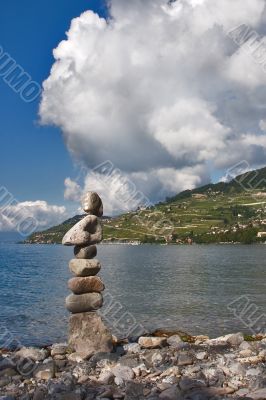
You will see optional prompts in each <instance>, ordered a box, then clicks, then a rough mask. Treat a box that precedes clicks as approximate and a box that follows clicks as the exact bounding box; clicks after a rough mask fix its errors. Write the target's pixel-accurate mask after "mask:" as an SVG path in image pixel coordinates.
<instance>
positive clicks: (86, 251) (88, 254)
mask: <svg viewBox="0 0 266 400" xmlns="http://www.w3.org/2000/svg"><path fill="white" fill-rule="evenodd" d="M74 254H75V256H76V257H77V258H81V259H83V260H89V259H91V258H94V257H96V256H97V247H96V246H86V247H81V246H75V247H74Z"/></svg>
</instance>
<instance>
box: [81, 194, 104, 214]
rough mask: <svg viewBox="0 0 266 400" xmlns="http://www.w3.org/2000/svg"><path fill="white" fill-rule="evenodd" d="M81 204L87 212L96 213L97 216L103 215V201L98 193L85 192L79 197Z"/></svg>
mask: <svg viewBox="0 0 266 400" xmlns="http://www.w3.org/2000/svg"><path fill="white" fill-rule="evenodd" d="M81 206H82V208H83V210H84V211H85V212H86V213H88V214H92V215H96V216H97V217H101V216H102V215H103V203H102V199H101V198H100V196H99V195H98V193H95V192H87V193H86V194H85V196H83V197H82V199H81Z"/></svg>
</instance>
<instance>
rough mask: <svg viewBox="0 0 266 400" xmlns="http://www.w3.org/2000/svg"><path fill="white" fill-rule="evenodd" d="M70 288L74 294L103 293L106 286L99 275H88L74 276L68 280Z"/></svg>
mask: <svg viewBox="0 0 266 400" xmlns="http://www.w3.org/2000/svg"><path fill="white" fill-rule="evenodd" d="M68 288H69V289H70V290H71V291H72V292H73V293H74V294H84V293H92V292H96V293H101V292H102V291H103V290H104V289H105V286H104V284H103V282H102V281H101V279H100V278H99V277H98V276H87V277H84V278H72V279H70V280H69V281H68Z"/></svg>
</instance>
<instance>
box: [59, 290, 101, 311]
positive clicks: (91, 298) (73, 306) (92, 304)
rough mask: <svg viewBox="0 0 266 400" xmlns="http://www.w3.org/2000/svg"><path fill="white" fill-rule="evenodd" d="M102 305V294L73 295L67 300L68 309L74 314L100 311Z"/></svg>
mask: <svg viewBox="0 0 266 400" xmlns="http://www.w3.org/2000/svg"><path fill="white" fill-rule="evenodd" d="M102 304H103V297H102V295H101V294H100V293H86V294H80V295H76V294H71V295H70V296H68V297H67V298H66V308H67V309H68V311H70V312H71V313H72V314H77V313H85V312H89V311H94V310H98V309H99V308H100V307H102Z"/></svg>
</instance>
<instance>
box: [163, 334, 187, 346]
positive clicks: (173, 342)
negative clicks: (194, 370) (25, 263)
mask: <svg viewBox="0 0 266 400" xmlns="http://www.w3.org/2000/svg"><path fill="white" fill-rule="evenodd" d="M167 343H168V344H169V346H171V347H177V346H178V345H179V344H180V343H183V340H182V339H181V337H180V336H179V335H173V336H170V337H169V338H168V339H167Z"/></svg>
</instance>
